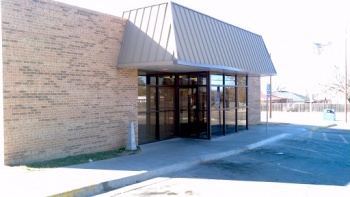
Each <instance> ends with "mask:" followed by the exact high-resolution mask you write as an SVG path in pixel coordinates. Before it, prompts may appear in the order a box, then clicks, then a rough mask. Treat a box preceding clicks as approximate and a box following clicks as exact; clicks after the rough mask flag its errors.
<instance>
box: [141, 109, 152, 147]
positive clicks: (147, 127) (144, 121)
mask: <svg viewBox="0 0 350 197" xmlns="http://www.w3.org/2000/svg"><path fill="white" fill-rule="evenodd" d="M138 139H139V144H145V143H148V142H153V141H155V140H156V113H139V115H138Z"/></svg>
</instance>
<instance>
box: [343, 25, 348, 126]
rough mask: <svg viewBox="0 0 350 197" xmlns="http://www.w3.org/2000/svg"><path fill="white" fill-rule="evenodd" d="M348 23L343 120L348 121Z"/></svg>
mask: <svg viewBox="0 0 350 197" xmlns="http://www.w3.org/2000/svg"><path fill="white" fill-rule="evenodd" d="M347 29H348V24H346V27H345V110H344V112H345V122H346V123H347V122H348V35H347Z"/></svg>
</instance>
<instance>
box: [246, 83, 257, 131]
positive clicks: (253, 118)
mask: <svg viewBox="0 0 350 197" xmlns="http://www.w3.org/2000/svg"><path fill="white" fill-rule="evenodd" d="M248 105H249V106H248V107H249V108H248V114H249V116H248V124H249V125H256V124H258V123H260V77H248Z"/></svg>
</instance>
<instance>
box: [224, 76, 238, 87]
mask: <svg viewBox="0 0 350 197" xmlns="http://www.w3.org/2000/svg"><path fill="white" fill-rule="evenodd" d="M235 81H236V77H235V76H225V85H230V86H234V85H236V84H235Z"/></svg>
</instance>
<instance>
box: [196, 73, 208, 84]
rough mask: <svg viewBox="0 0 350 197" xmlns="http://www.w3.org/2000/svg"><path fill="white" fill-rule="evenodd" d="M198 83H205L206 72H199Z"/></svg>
mask: <svg viewBox="0 0 350 197" xmlns="http://www.w3.org/2000/svg"><path fill="white" fill-rule="evenodd" d="M198 85H207V73H200V74H199V80H198Z"/></svg>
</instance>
